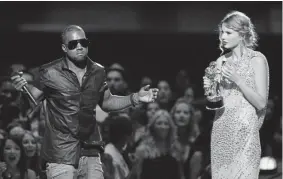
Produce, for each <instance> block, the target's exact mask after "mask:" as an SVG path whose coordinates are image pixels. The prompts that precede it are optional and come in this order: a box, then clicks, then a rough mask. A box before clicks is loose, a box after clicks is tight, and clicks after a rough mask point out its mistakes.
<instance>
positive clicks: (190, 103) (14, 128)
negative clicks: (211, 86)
mask: <svg viewBox="0 0 283 179" xmlns="http://www.w3.org/2000/svg"><path fill="white" fill-rule="evenodd" d="M18 71H22V72H24V73H23V75H24V77H25V79H26V80H27V81H28V83H29V84H28V85H32V84H33V80H34V79H36V78H37V76H36V75H34V73H33V72H32V69H28V68H27V67H26V66H25V65H24V64H13V65H11V66H10V68H9V69H7V70H6V71H5V72H3V73H2V76H1V77H0V82H1V85H0V98H1V100H0V139H1V140H0V141H1V142H0V172H1V176H2V177H3V178H11V173H13V176H18V177H19V178H26V176H27V177H28V178H45V177H46V176H45V174H44V169H43V167H42V164H41V160H40V148H41V139H42V137H43V135H44V128H45V127H44V126H45V122H44V107H43V106H44V105H42V104H44V101H43V102H42V103H39V104H38V106H39V107H36V106H35V105H30V103H29V98H28V96H27V95H26V94H25V93H23V92H18V91H16V90H15V89H14V87H13V86H12V85H11V82H10V76H11V75H12V74H13V73H15V72H18ZM106 72H107V83H108V86H109V88H110V90H111V93H112V94H114V95H128V94H130V93H131V92H132V91H133V90H131V89H130V87H129V86H130V85H129V84H128V81H127V80H126V78H125V73H126V69H124V68H123V67H122V66H121V65H120V64H118V63H115V64H112V65H110V66H109V67H107V68H106ZM200 83H201V82H200ZM147 84H150V85H151V86H152V87H157V88H158V89H159V94H158V99H157V101H155V102H153V103H149V104H140V105H138V106H135V107H131V108H128V109H125V110H123V111H120V112H115V113H105V112H104V111H102V110H101V108H100V107H99V106H97V107H96V109H94V110H96V119H97V121H98V128H97V129H98V130H99V131H100V133H101V140H103V141H104V142H105V146H104V153H103V154H102V155H101V160H102V163H103V170H104V178H105V179H156V178H162V179H197V178H202V179H206V178H207V179H208V178H211V177H210V131H211V127H212V124H213V118H214V112H213V111H208V110H206V109H205V98H204V96H201V97H196V96H195V93H196V91H195V90H196V89H195V85H194V84H191V80H190V77H189V75H188V73H187V72H186V71H185V70H180V71H179V73H178V74H176V80H175V84H170V83H169V81H167V80H166V79H160V80H158V81H154V80H153V79H152V78H151V77H149V76H144V77H143V78H142V79H141V81H140V86H145V85H147ZM280 100H281V99H278V98H277V97H276V95H271V97H270V99H269V101H268V110H267V115H266V119H265V122H264V124H263V127H262V128H261V131H260V135H261V145H262V156H272V157H274V158H276V159H279V160H281V159H282V114H281V103H280ZM15 174H16V175H15Z"/></svg>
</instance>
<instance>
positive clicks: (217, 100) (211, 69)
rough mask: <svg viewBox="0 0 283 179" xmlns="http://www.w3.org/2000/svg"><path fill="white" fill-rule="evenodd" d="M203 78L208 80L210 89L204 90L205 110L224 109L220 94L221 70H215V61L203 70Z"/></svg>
mask: <svg viewBox="0 0 283 179" xmlns="http://www.w3.org/2000/svg"><path fill="white" fill-rule="evenodd" d="M204 76H205V77H207V78H208V79H209V80H210V87H207V88H204V91H205V93H204V95H205V96H206V99H207V102H206V109H208V110H217V109H220V108H223V107H224V103H223V97H222V96H221V94H220V89H219V87H220V80H221V70H220V69H218V68H217V64H216V61H212V62H210V64H209V66H208V67H207V68H206V69H205V75H204Z"/></svg>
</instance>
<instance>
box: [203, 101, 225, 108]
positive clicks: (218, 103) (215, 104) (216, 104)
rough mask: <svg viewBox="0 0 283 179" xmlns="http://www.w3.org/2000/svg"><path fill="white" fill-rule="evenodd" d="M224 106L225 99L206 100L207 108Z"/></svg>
mask: <svg viewBox="0 0 283 179" xmlns="http://www.w3.org/2000/svg"><path fill="white" fill-rule="evenodd" d="M223 107H224V102H223V99H221V100H218V101H209V100H207V102H206V109H208V110H217V109H222V108H223Z"/></svg>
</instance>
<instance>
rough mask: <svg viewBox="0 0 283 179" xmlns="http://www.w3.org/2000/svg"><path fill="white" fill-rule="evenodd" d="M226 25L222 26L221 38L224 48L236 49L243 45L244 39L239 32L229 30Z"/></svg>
mask: <svg viewBox="0 0 283 179" xmlns="http://www.w3.org/2000/svg"><path fill="white" fill-rule="evenodd" d="M226 25H227V24H225V23H223V24H222V34H221V37H220V39H221V41H222V46H223V47H224V48H226V49H234V48H235V47H237V46H238V45H239V44H240V43H241V41H242V39H243V38H242V37H241V36H240V34H239V32H237V31H234V30H233V29H229V28H227V26H226Z"/></svg>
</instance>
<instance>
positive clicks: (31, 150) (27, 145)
mask: <svg viewBox="0 0 283 179" xmlns="http://www.w3.org/2000/svg"><path fill="white" fill-rule="evenodd" d="M22 143H23V146H24V149H25V153H26V155H27V156H28V157H33V156H34V155H35V153H36V141H35V138H34V137H33V136H31V135H30V134H25V135H24V137H23V140H22Z"/></svg>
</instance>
